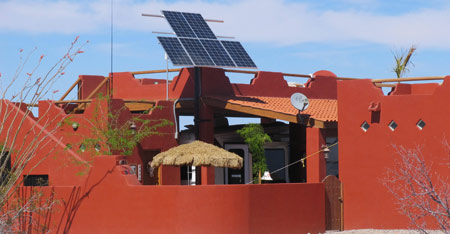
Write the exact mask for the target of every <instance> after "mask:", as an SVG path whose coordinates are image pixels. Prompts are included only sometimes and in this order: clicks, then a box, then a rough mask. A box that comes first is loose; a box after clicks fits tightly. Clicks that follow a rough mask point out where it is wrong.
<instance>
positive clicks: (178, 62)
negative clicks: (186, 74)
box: [158, 37, 194, 66]
mask: <svg viewBox="0 0 450 234" xmlns="http://www.w3.org/2000/svg"><path fill="white" fill-rule="evenodd" d="M158 40H159V42H160V43H161V45H162V47H163V48H164V50H165V51H166V53H167V55H168V56H169V59H170V61H172V63H173V65H175V66H186V65H188V66H190V65H194V64H193V63H192V61H191V59H190V58H189V55H188V54H187V53H186V51H185V50H184V48H183V46H182V45H181V43H180V41H179V40H178V38H176V37H158Z"/></svg>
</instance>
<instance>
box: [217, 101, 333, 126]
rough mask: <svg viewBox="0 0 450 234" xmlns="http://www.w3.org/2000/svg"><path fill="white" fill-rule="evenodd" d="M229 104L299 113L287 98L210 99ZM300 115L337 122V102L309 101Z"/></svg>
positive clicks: (290, 113)
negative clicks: (306, 107)
mask: <svg viewBox="0 0 450 234" xmlns="http://www.w3.org/2000/svg"><path fill="white" fill-rule="evenodd" d="M210 98H213V99H216V100H220V101H226V102H228V103H231V104H236V105H241V106H246V107H252V108H256V109H261V110H270V111H274V112H279V113H284V114H288V115H297V114H298V113H299V112H298V110H297V109H295V108H294V107H293V106H292V105H291V101H290V98H288V97H262V96H245V97H244V96H236V97H210ZM301 114H305V115H310V117H311V118H313V119H316V120H320V121H324V122H337V120H338V117H337V100H335V99H309V107H308V109H306V110H305V111H303V112H302V113H301Z"/></svg>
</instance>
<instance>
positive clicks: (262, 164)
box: [237, 124, 272, 183]
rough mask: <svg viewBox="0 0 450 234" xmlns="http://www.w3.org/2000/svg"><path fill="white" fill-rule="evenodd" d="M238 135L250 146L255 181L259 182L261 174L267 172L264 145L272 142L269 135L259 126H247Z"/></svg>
mask: <svg viewBox="0 0 450 234" xmlns="http://www.w3.org/2000/svg"><path fill="white" fill-rule="evenodd" d="M237 133H238V134H239V135H240V136H241V137H242V138H244V141H245V143H247V144H248V148H249V150H250V153H251V154H252V163H253V169H252V172H253V181H254V183H257V182H258V181H259V174H260V173H261V172H264V171H267V163H266V156H265V154H264V144H266V143H268V142H272V140H271V139H270V137H269V135H267V134H266V133H264V129H263V128H262V126H261V125H259V124H247V125H246V126H245V127H243V128H242V129H240V130H238V131H237Z"/></svg>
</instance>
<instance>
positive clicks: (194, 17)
mask: <svg viewBox="0 0 450 234" xmlns="http://www.w3.org/2000/svg"><path fill="white" fill-rule="evenodd" d="M182 14H183V16H184V18H185V19H186V21H187V22H188V24H189V26H191V29H192V30H193V31H194V33H195V34H196V35H197V37H198V38H208V39H217V38H216V36H215V35H214V33H213V31H212V30H211V28H210V27H209V26H208V24H207V23H206V21H205V19H203V17H202V15H200V14H196V13H185V12H183V13H182Z"/></svg>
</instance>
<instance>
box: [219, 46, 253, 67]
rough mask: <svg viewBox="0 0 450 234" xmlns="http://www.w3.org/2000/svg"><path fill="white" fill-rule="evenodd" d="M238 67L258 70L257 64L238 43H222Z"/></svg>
mask: <svg viewBox="0 0 450 234" xmlns="http://www.w3.org/2000/svg"><path fill="white" fill-rule="evenodd" d="M220 42H221V43H222V45H223V46H224V47H225V49H226V50H227V51H228V53H229V54H230V56H231V58H232V59H233V61H234V62H235V63H236V65H237V66H238V67H251V68H256V64H255V63H254V62H253V60H252V59H251V58H250V56H249V55H248V54H247V52H246V51H245V49H244V47H242V45H241V43H240V42H238V41H220Z"/></svg>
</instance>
